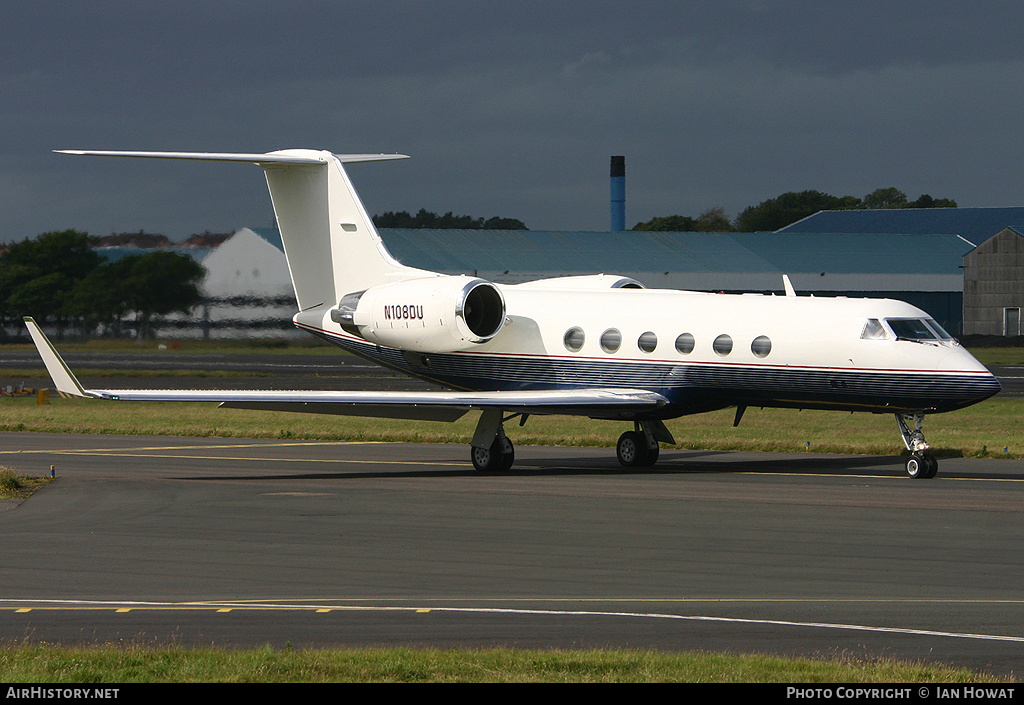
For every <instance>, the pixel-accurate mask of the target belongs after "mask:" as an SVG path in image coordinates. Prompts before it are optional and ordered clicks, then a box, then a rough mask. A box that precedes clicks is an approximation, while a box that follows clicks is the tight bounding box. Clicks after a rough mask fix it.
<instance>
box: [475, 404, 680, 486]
mask: <svg viewBox="0 0 1024 705" xmlns="http://www.w3.org/2000/svg"><path fill="white" fill-rule="evenodd" d="M516 416H520V419H519V425H522V424H523V423H524V422H525V421H526V417H527V415H526V414H522V415H519V414H513V415H512V416H510V417H509V418H507V419H506V418H502V414H501V410H500V409H485V410H484V412H483V414H481V415H480V421H479V422H478V423H477V425H476V431H475V432H474V433H473V442H472V444H471V445H470V450H469V458H470V460H472V461H473V467H474V468H476V469H477V470H478V471H480V472H507V471H508V470H510V469H512V463H513V462H514V461H515V457H516V452H515V448H513V446H512V441H510V440H509V439H508V436H506V435H505V428H504V422H505V421H508V420H510V419H513V418H515V417H516ZM659 443H668V444H670V445H675V444H676V439H675V438H673V437H672V432H671V431H669V430H668V428H667V427H666V426H665V424H664V423H663V422H662V421H660V420H658V419H645V420H643V421H635V422H634V423H633V430H632V431H626V432H625V433H623V434H622V435H621V436H620V437H619V443H618V445H617V446H616V448H615V453H616V455H617V456H618V458H619V463H620V464H621V465H623V466H624V467H627V468H646V467H651V466H652V465H654V464H655V463H656V462H658V454H659V450H660V448H661V446H659V445H658V444H659Z"/></svg>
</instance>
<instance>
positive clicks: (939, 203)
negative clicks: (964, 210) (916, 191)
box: [904, 193, 957, 208]
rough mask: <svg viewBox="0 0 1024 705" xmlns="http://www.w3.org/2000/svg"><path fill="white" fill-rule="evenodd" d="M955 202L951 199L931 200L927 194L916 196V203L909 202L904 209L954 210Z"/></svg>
mask: <svg viewBox="0 0 1024 705" xmlns="http://www.w3.org/2000/svg"><path fill="white" fill-rule="evenodd" d="M956 207H957V206H956V201H954V200H953V199H952V198H932V197H931V196H929V195H928V194H927V193H923V194H921V195H920V196H918V198H917V200H916V201H911V202H910V203H908V204H907V205H906V206H904V208H956Z"/></svg>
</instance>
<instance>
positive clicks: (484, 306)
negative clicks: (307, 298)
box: [331, 276, 505, 352]
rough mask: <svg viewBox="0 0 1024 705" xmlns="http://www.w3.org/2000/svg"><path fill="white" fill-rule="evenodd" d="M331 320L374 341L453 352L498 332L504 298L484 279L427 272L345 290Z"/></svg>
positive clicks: (424, 350)
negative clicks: (432, 275) (394, 280)
mask: <svg viewBox="0 0 1024 705" xmlns="http://www.w3.org/2000/svg"><path fill="white" fill-rule="evenodd" d="M331 320H333V321H334V322H335V323H340V324H341V327H342V328H343V329H344V330H345V331H346V332H348V333H351V334H352V335H357V336H359V337H360V338H364V339H365V340H369V341H370V342H372V343H377V344H378V345H386V346H388V347H394V348H401V349H403V350H417V351H420V352H454V351H456V350H466V349H468V348H471V347H473V346H474V345H479V344H480V343H485V342H487V341H488V340H490V339H491V338H493V337H494V336H495V335H497V334H498V331H500V330H501V328H502V326H504V325H505V299H504V297H503V296H502V295H501V291H500V290H499V289H498V287H496V286H495V285H494V284H492V283H491V282H489V281H485V280H484V279H477V278H475V277H466V276H458V277H453V276H438V277H427V278H424V279H412V280H407V281H400V282H394V283H391V284H381V285H379V286H375V287H372V288H370V289H367V290H366V291H359V292H354V293H351V294H348V295H346V296H345V297H343V298H342V299H341V302H340V303H339V304H338V307H337V308H336V309H333V310H332V311H331Z"/></svg>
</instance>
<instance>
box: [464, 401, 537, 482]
mask: <svg viewBox="0 0 1024 705" xmlns="http://www.w3.org/2000/svg"><path fill="white" fill-rule="evenodd" d="M524 420H525V417H524ZM503 421H504V419H502V418H501V410H500V409H486V410H485V411H484V413H483V414H481V416H480V421H479V423H477V425H476V433H474V434H473V442H472V445H471V446H470V449H469V458H470V460H472V461H473V467H474V468H476V469H477V470H479V471H480V472H508V471H509V470H511V469H512V463H514V462H515V459H516V451H515V448H514V447H513V446H512V441H510V440H509V439H508V437H507V436H506V435H505V428H504V426H503Z"/></svg>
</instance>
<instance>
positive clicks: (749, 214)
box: [736, 191, 860, 232]
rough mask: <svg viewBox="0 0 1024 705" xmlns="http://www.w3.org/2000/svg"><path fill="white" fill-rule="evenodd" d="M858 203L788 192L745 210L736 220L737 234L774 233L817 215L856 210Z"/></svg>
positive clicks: (849, 198)
mask: <svg viewBox="0 0 1024 705" xmlns="http://www.w3.org/2000/svg"><path fill="white" fill-rule="evenodd" d="M859 206H860V199H858V198H854V197H853V196H841V197H840V196H832V195H830V194H827V193H822V192H821V191H800V192H795V191H789V192H787V193H784V194H782V195H781V196H777V197H776V198H770V199H768V200H767V201H762V202H761V203H759V204H757V205H756V206H749V207H748V208H745V209H744V210H743V211H742V212H741V213H740V214H739V215H738V216H737V217H736V229H737V230H739V231H740V232H758V231H765V230H778V229H779V228H784V227H786V226H787V225H790V224H792V223H795V222H797V221H798V220H802V219H804V218H806V217H807V216H809V215H814V214H815V213H817V212H818V211H825V210H841V209H848V208H857V207H859Z"/></svg>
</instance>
